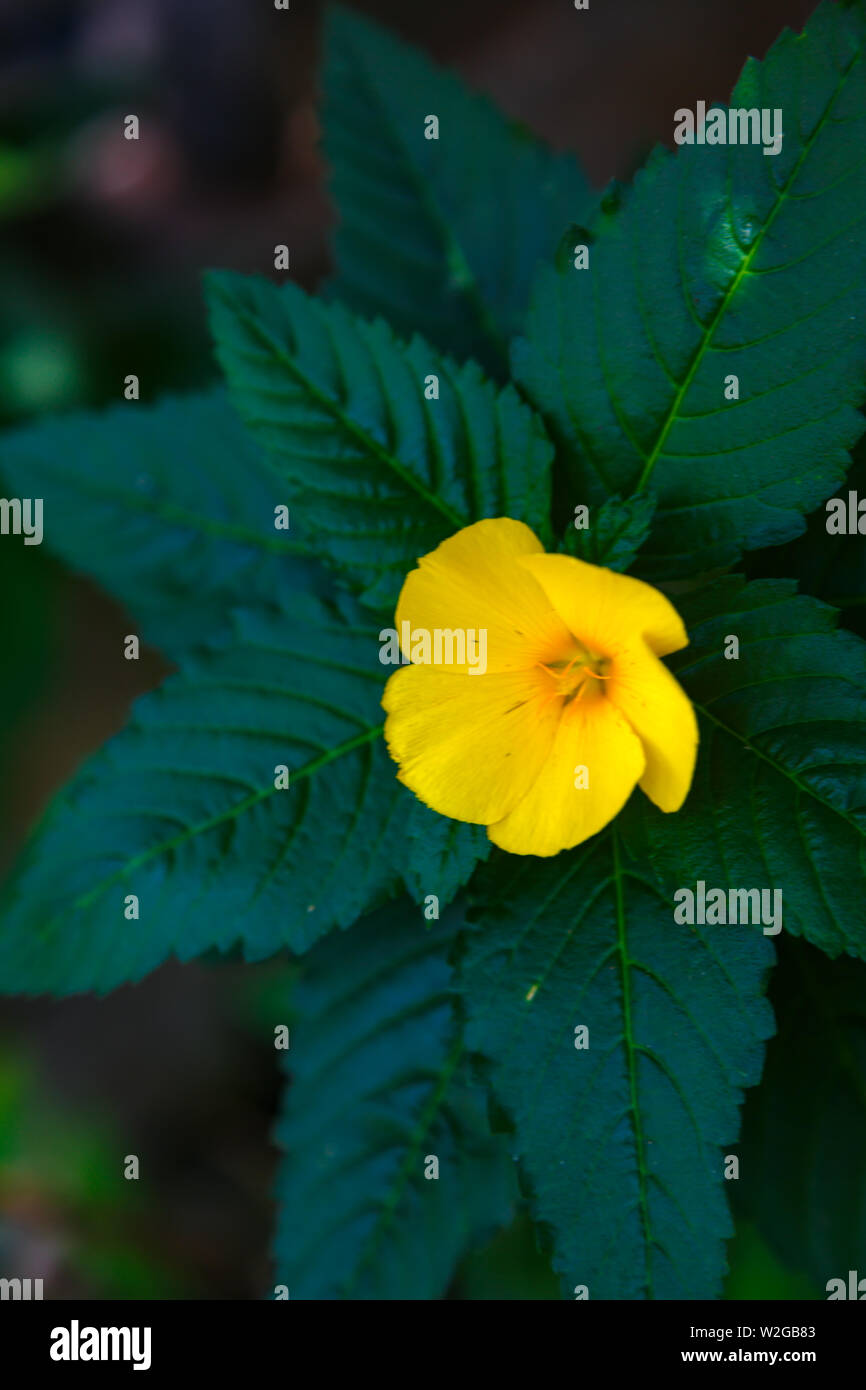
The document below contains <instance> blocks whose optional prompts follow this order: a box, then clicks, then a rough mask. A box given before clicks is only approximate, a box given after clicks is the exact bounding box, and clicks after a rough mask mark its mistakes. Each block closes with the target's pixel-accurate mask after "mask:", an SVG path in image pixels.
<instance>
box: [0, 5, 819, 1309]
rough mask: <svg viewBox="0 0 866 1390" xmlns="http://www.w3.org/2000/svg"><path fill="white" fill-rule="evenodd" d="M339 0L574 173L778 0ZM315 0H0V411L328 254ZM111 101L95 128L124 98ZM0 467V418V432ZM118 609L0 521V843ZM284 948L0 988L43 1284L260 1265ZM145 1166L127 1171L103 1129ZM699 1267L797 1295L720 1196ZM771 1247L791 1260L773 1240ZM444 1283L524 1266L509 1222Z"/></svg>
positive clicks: (0, 1143)
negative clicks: (715, 1225)
mask: <svg viewBox="0 0 866 1390" xmlns="http://www.w3.org/2000/svg"><path fill="white" fill-rule="evenodd" d="M356 8H358V9H360V10H362V11H364V12H366V13H368V14H370V15H372V16H375V17H377V18H379V19H381V20H382V21H383V22H385V23H386V24H388V25H389V26H390V27H392V28H394V29H395V30H396V31H397V32H399V33H401V34H403V35H404V36H405V37H407V38H409V39H411V40H413V41H415V42H416V43H418V44H419V45H421V46H422V47H423V48H425V49H426V50H427V51H428V52H430V53H432V54H433V55H435V56H436V57H437V58H438V59H440V60H442V61H444V62H447V63H450V64H453V65H454V66H456V67H457V68H458V69H459V70H460V71H461V72H462V73H463V74H464V75H465V76H466V77H467V78H468V79H469V80H470V81H471V82H472V83H473V84H475V85H476V86H478V87H480V88H483V89H484V90H486V91H487V92H488V93H490V94H491V95H492V96H493V98H494V99H495V100H496V101H497V102H498V103H499V105H500V106H501V107H503V108H504V110H505V111H506V112H507V113H509V114H510V115H512V116H514V117H517V118H519V119H521V120H523V121H524V122H525V123H526V124H527V125H529V126H530V127H531V128H533V129H534V130H536V131H538V132H539V133H540V134H542V135H543V136H545V137H546V138H547V139H548V140H549V141H551V142H552V143H553V144H554V145H555V146H556V147H557V148H560V149H571V150H574V151H576V152H577V154H578V155H579V157H580V159H581V160H582V162H583V164H584V166H585V168H586V169H587V171H588V173H589V175H590V178H591V179H592V181H593V182H594V183H595V184H597V185H598V186H602V185H604V184H605V183H606V182H607V181H608V180H609V179H610V178H611V177H613V176H617V177H619V178H627V177H628V176H629V175H630V174H631V173H632V171H633V170H634V168H635V167H636V165H638V164H639V163H640V162H641V161H642V160H643V158H644V157H645V155H646V154H647V152H648V151H649V149H650V148H651V147H652V145H654V144H655V143H656V142H657V141H663V142H665V143H667V144H671V131H672V126H673V112H674V111H675V109H676V108H677V107H679V106H694V104H695V102H696V101H697V100H698V99H701V98H703V99H706V100H709V101H712V100H715V99H721V100H724V99H726V97H727V95H728V93H729V92H730V89H731V87H732V85H733V83H734V81H735V79H736V77H737V74H738V72H739V69H740V67H741V66H742V63H743V61H744V59H745V57H746V56H747V55H749V54H753V55H755V56H762V55H763V53H764V52H765V51H766V49H767V48H768V46H769V45H770V44H771V43H772V41H773V39H774V38H775V37H776V36H777V34H778V33H779V32H780V30H781V29H782V28H783V27H784V26H785V25H789V26H791V27H792V28H800V27H802V25H803V23H804V21H805V19H806V18H807V16H808V14H809V12H810V10H811V8H812V6H811V4H809V3H808V2H807V0H750V3H749V4H748V5H719V4H718V3H715V0H713V2H712V3H711V0H654V3H653V4H651V5H648V4H647V3H646V0H605V3H602V0H592V3H591V8H590V10H589V11H588V12H586V13H582V14H580V15H579V16H575V14H574V10H573V5H572V0H532V3H531V4H529V3H526V2H525V0H524V3H520V2H519V0H437V3H436V4H435V5H422V4H415V5H407V4H406V3H405V0H381V3H368V4H362V5H358V6H356ZM319 19H320V6H319V5H318V4H316V3H313V0H294V3H293V4H292V8H291V11H290V12H289V13H285V12H275V11H274V10H273V7H272V5H271V4H270V0H220V3H219V4H214V3H213V0H183V3H178V0H27V2H26V4H22V3H21V0H0V426H2V427H7V426H9V425H11V424H14V423H18V422H21V421H23V420H26V419H28V418H32V417H35V416H40V415H44V414H46V413H48V412H55V411H63V410H65V409H69V408H70V407H80V406H100V405H103V404H108V403H113V402H115V401H117V400H118V399H119V397H120V394H121V390H122V379H123V376H124V375H125V374H126V373H127V372H128V371H135V372H136V373H138V374H139V376H140V378H141V382H142V399H146V400H150V399H154V398H156V397H157V396H159V395H160V394H161V393H162V392H164V391H167V390H172V391H178V390H184V389H193V388H196V387H198V386H201V385H203V384H206V383H208V382H209V381H211V380H213V379H214V377H215V367H214V364H213V361H212V359H211V354H210V348H209V343H208V337H207V332H206V325H205V321H204V314H203V308H202V301H201V296H200V289H199V276H200V271H201V270H202V269H203V268H205V267H209V266H223V267H231V268H233V269H236V270H241V271H259V272H262V273H266V274H267V273H268V271H269V270H272V266H273V247H274V245H275V244H277V243H283V242H285V243H286V244H288V245H289V246H290V247H291V255H292V268H293V275H294V278H296V279H297V280H299V281H300V282H301V283H302V284H304V285H305V286H307V287H308V288H313V287H314V286H315V285H316V283H317V282H318V280H319V279H320V278H321V277H322V276H323V275H324V274H325V273H326V272H327V270H328V266H329V260H328V239H329V227H330V225H331V221H332V212H331V209H330V207H329V203H328V198H327V192H326V185H325V176H324V173H325V171H324V170H323V168H322V164H321V161H320V158H319V154H318V152H317V139H318V129H317V118H316V111H317V100H318V96H317V73H318V29H319ZM130 112H134V113H135V114H137V115H138V116H139V117H140V120H141V138H140V140H139V141H138V142H130V141H126V140H124V139H123V121H122V118H123V116H124V115H126V114H128V113H130ZM0 490H2V442H0ZM129 630H130V628H129V620H128V619H127V618H125V617H124V615H123V614H122V612H121V611H119V610H118V609H117V608H116V607H115V606H114V605H113V604H112V603H111V602H110V601H109V600H108V599H107V598H106V597H105V596H104V595H103V594H101V593H99V592H97V591H96V590H95V589H94V588H93V587H92V586H90V585H89V584H88V583H87V582H86V581H84V580H83V579H82V578H80V577H78V576H75V575H72V574H68V573H65V572H63V571H62V570H61V569H60V568H59V567H58V566H57V565H56V564H54V563H53V562H52V561H51V559H50V557H49V556H47V555H45V554H43V551H42V550H41V549H39V550H37V549H35V548H28V549H27V550H26V551H25V550H24V549H23V547H22V546H21V545H20V543H19V542H18V541H16V540H15V539H14V538H13V537H3V538H2V540H0V664H2V674H0V867H3V868H6V867H8V865H9V863H10V862H11V860H12V859H13V858H14V855H15V852H16V849H17V847H18V846H19V845H20V843H21V840H22V838H23V837H24V835H25V834H26V833H27V830H28V827H29V826H30V825H31V824H32V822H33V820H34V818H35V817H36V816H37V815H38V814H39V812H40V811H41V809H42V808H43V807H44V805H45V803H46V800H47V799H48V797H49V796H50V794H51V793H52V791H53V790H54V789H55V788H56V787H58V786H59V785H61V784H62V783H63V782H64V781H65V780H66V779H67V778H68V777H69V776H70V774H71V773H72V772H73V771H74V769H75V768H76V767H77V766H78V765H79V764H80V763H81V761H82V760H83V759H84V758H85V757H86V756H87V754H88V753H89V752H91V751H92V750H93V749H95V748H96V747H98V746H99V745H100V744H101V743H102V742H103V741H104V740H105V739H106V738H107V737H109V736H110V735H111V734H112V733H113V732H114V731H115V730H117V729H118V728H119V727H120V726H121V725H122V724H123V722H124V720H125V717H126V712H127V710H128V707H129V702H130V701H131V699H133V698H134V696H135V695H137V694H138V693H139V692H140V691H142V690H144V689H147V688H150V687H152V686H153V685H155V684H156V683H157V682H158V681H159V679H160V678H161V676H162V675H163V674H164V671H165V669H166V667H165V664H164V662H163V661H162V659H161V658H160V657H159V655H158V653H155V652H149V653H146V654H145V657H144V658H143V659H142V661H140V662H138V663H135V662H127V661H124V660H122V659H120V655H119V654H120V653H121V650H122V644H121V637H122V635H123V634H124V633H126V632H127V631H129ZM284 969H285V967H283V966H279V965H277V966H265V967H256V968H255V969H250V968H245V969H244V970H243V971H241V970H240V969H239V968H238V967H237V966H233V965H230V964H229V965H220V966H216V967H212V966H208V965H196V966H186V967H183V968H181V967H178V966H167V967H165V968H164V969H162V970H161V971H159V972H158V973H157V974H156V975H154V976H152V977H151V978H150V979H148V980H147V981H146V982H144V983H143V984H141V985H138V986H135V987H131V988H126V989H123V990H121V991H119V992H118V993H116V994H115V995H112V996H111V997H109V998H107V999H104V1000H95V999H73V1000H68V1001H62V1002H51V1001H46V1000H37V1001H22V1000H8V999H0V1273H3V1274H5V1273H20V1272H21V1271H30V1272H31V1273H32V1274H34V1275H36V1274H39V1273H41V1274H42V1276H43V1277H44V1279H45V1281H46V1284H45V1294H46V1297H52V1298H64V1297H66V1298H70V1297H83V1298H97V1299H98V1298H124V1297H145V1298H147V1297H150V1298H210V1299H225V1298H230V1299H246V1298H256V1297H259V1296H261V1294H262V1292H263V1291H264V1290H265V1289H266V1288H267V1286H268V1284H269V1283H271V1282H272V1281H271V1279H270V1270H269V1262H268V1236H269V1230H270V1227H271V1224H272V1212H271V1208H270V1201H269V1195H268V1194H269V1190H270V1185H271V1178H272V1172H273V1167H274V1164H275V1161H276V1155H275V1153H274V1151H273V1149H272V1148H271V1144H270V1130H271V1126H272V1122H273V1116H274V1109H275V1104H276V1098H277V1093H278V1083H277V1068H276V1063H275V1054H274V1050H273V1046H272V1020H273V1016H274V1008H273V1005H272V1004H271V1003H270V1001H271V1000H272V999H274V998H275V997H276V992H277V991H279V990H280V988H281V986H282V984H283V973H284ZM129 1153H135V1154H137V1155H139V1157H140V1159H141V1162H142V1169H143V1172H144V1173H145V1174H146V1181H145V1180H144V1179H143V1180H142V1181H140V1182H138V1183H130V1182H125V1181H124V1180H123V1177H122V1168H123V1158H124V1156H125V1155H126V1154H129ZM731 1260H732V1273H731V1277H730V1281H729V1285H728V1293H729V1296H734V1297H743V1298H767V1297H815V1296H821V1294H819V1292H818V1290H817V1289H816V1288H815V1287H814V1286H813V1285H811V1284H810V1283H809V1281H808V1279H807V1278H806V1277H805V1276H804V1275H802V1274H801V1273H800V1271H798V1270H797V1269H796V1268H795V1267H794V1268H788V1267H784V1266H783V1265H781V1264H780V1263H779V1262H778V1260H777V1259H776V1258H775V1256H774V1255H772V1254H771V1253H770V1251H769V1249H768V1248H767V1246H766V1245H765V1244H764V1243H763V1241H762V1240H761V1238H760V1237H759V1235H758V1234H757V1231H756V1230H755V1229H754V1228H753V1227H752V1226H751V1225H749V1224H748V1223H747V1222H743V1223H742V1224H741V1225H740V1226H739V1227H738V1233H737V1237H736V1239H735V1241H734V1242H733V1244H732V1248H731ZM795 1263H796V1261H795ZM452 1296H454V1297H457V1298H518V1297H527V1298H552V1297H557V1296H558V1292H557V1286H556V1283H555V1281H554V1280H553V1279H552V1277H551V1275H550V1273H549V1271H548V1269H547V1266H546V1264H545V1261H544V1259H543V1258H542V1257H541V1256H540V1255H539V1254H538V1253H537V1251H536V1250H535V1244H534V1238H533V1236H532V1233H531V1231H530V1230H529V1228H528V1226H527V1225H526V1224H525V1223H519V1224H518V1225H517V1226H516V1227H515V1228H514V1229H513V1230H511V1231H509V1232H506V1233H503V1234H502V1235H500V1236H499V1237H497V1238H496V1240H495V1241H494V1242H493V1243H492V1244H491V1246H490V1247H489V1248H488V1249H486V1250H485V1251H482V1252H479V1253H478V1254H476V1255H473V1256H472V1257H471V1258H470V1259H469V1260H467V1262H466V1264H465V1266H464V1268H463V1269H462V1270H461V1271H460V1274H459V1276H458V1278H457V1280H456V1281H455V1285H454V1287H453V1290H452Z"/></svg>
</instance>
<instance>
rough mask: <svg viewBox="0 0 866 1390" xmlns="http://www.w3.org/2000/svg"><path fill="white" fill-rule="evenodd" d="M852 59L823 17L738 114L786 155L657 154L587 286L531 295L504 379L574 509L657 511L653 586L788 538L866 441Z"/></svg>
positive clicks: (586, 277)
mask: <svg viewBox="0 0 866 1390" xmlns="http://www.w3.org/2000/svg"><path fill="white" fill-rule="evenodd" d="M864 42H866V20H864V15H863V10H862V7H861V6H859V5H857V6H855V7H853V8H852V9H850V10H847V9H842V8H840V7H839V6H837V5H835V4H829V3H826V4H824V5H822V6H821V7H820V9H819V10H818V11H817V13H816V14H815V16H814V18H813V20H812V21H811V22H810V24H809V27H808V30H807V32H806V34H805V35H804V36H795V35H793V34H791V33H785V34H783V35H782V37H781V38H780V39H779V40H778V42H777V43H776V44H775V46H774V47H773V49H772V50H771V51H770V53H769V54H768V55H767V58H766V59H765V60H764V62H762V63H758V62H755V61H754V60H752V59H750V60H749V62H748V63H747V64H746V66H745V68H744V69H743V73H742V76H741V77H740V80H739V82H738V84H737V86H736V88H735V90H734V93H733V96H732V98H731V106H732V107H734V108H746V109H748V108H769V109H770V110H773V109H775V108H779V109H781V110H782V111H783V113H784V122H783V129H784V141H783V146H782V149H781V151H780V153H778V154H777V155H775V156H773V155H769V156H768V155H765V154H764V153H763V150H762V148H761V146H760V145H754V144H734V145H713V146H711V145H703V146H702V145H697V144H695V145H691V146H683V147H682V148H681V149H680V150H679V151H678V153H677V154H676V156H673V155H669V154H666V153H665V152H663V151H658V152H657V153H656V155H655V156H654V157H653V158H652V159H651V160H650V161H649V163H648V165H647V167H646V169H644V170H643V171H642V172H641V173H640V174H639V175H638V176H637V178H636V180H635V184H634V187H633V189H632V191H631V193H630V194H629V196H628V198H627V199H626V200H625V201H624V202H623V204H622V206H621V209H620V210H619V212H617V213H616V214H614V215H611V216H610V217H608V218H607V219H606V220H605V221H604V223H603V224H602V225H600V227H599V229H598V235H597V238H596V240H595V241H594V242H593V244H592V246H591V247H590V269H589V270H576V269H574V268H573V266H569V267H568V268H567V269H565V270H561V271H559V272H557V271H555V270H553V269H551V268H547V267H546V268H544V269H542V271H541V272H540V273H539V278H538V282H537V285H536V289H535V293H534V297H533V304H532V311H531V314H530V318H529V325H528V334H527V339H526V340H525V341H523V342H520V343H518V344H517V347H516V350H515V356H514V364H515V371H516V375H517V377H518V378H519V380H520V381H521V382H522V383H523V385H524V387H525V389H526V391H527V394H528V396H529V398H530V400H531V401H532V402H533V403H534V404H535V405H536V406H537V407H538V408H539V409H540V410H541V411H542V413H543V414H544V416H545V418H546V419H547V422H548V424H549V426H550V429H551V431H552V433H553V435H554V438H555V441H556V442H557V444H558V446H559V447H560V449H561V450H562V451H563V453H564V454H565V455H566V456H567V459H568V462H569V470H570V473H569V477H570V486H571V490H572V494H573V497H572V501H573V502H574V503H578V502H586V503H591V502H595V503H598V502H599V501H601V500H602V499H603V498H604V497H605V496H606V495H607V494H609V493H610V492H619V493H621V494H623V495H626V494H628V493H629V492H634V491H640V490H642V489H643V488H645V487H647V486H648V485H651V486H652V487H653V488H654V489H655V491H656V492H657V493H658V498H659V506H658V512H657V515H656V520H655V524H654V526H653V532H652V536H651V538H650V539H649V541H648V542H647V544H646V546H645V547H644V549H643V551H642V553H641V570H642V572H643V573H645V574H646V576H647V577H648V578H652V577H664V576H671V575H682V574H691V573H693V572H694V569H695V561H696V558H697V559H698V560H699V563H701V564H702V565H703V567H704V568H711V567H713V566H716V565H726V564H730V563H731V561H733V560H736V558H737V556H738V555H739V554H740V552H741V551H743V550H744V549H745V550H752V549H755V548H756V547H758V546H762V545H774V544H777V543H779V542H780V541H785V540H788V539H790V538H791V537H792V536H795V535H797V534H798V533H799V532H800V531H802V529H803V521H802V517H801V514H802V513H803V512H806V511H809V510H811V508H812V507H814V506H815V505H816V504H817V503H818V502H820V501H821V500H822V499H823V498H825V497H826V496H828V494H829V493H831V492H832V491H833V489H834V488H835V487H836V486H837V484H838V483H839V482H840V481H841V479H842V477H843V476H844V472H845V469H846V467H847V465H848V453H847V451H848V450H849V449H850V448H851V446H852V445H853V444H854V443H855V441H856V440H857V439H858V437H859V436H860V434H861V433H862V430H863V422H862V419H861V417H860V416H859V414H858V413H857V410H856V409H855V407H856V406H858V405H859V404H860V403H861V401H862V399H863V395H864V385H866V347H864V340H863V328H862V324H863V318H864V314H866V258H864V255H863V231H862V227H863V222H864V219H866V162H864V160H863V158H862V151H863V144H864V140H866V63H864V62H863V49H864ZM731 374H733V375H736V376H737V377H738V378H739V390H740V397H739V400H727V399H725V395H724V386H725V378H726V377H728V376H729V375H731Z"/></svg>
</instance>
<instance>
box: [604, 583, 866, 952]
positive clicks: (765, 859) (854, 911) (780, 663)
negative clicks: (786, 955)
mask: <svg viewBox="0 0 866 1390" xmlns="http://www.w3.org/2000/svg"><path fill="white" fill-rule="evenodd" d="M680 609H681V612H682V613H683V616H684V618H685V619H686V622H687V625H688V629H689V633H690V636H691V645H690V647H689V648H688V649H687V650H686V651H685V652H682V653H679V654H678V655H677V656H676V657H673V658H672V659H671V665H672V667H673V668H674V670H675V671H676V673H677V677H678V679H679V680H680V681H681V682H682V684H683V686H684V687H685V689H686V690H687V692H688V694H689V696H690V697H691V699H692V700H693V701H694V704H695V707H696V709H697V711H698V718H699V723H700V732H701V750H700V756H699V758H698V766H697V772H696V775H695V780H694V783H693V786H692V790H691V792H690V793H689V796H688V799H687V801H686V804H685V806H684V807H683V809H682V810H681V811H680V812H678V813H677V815H676V816H675V817H672V816H663V815H662V814H661V813H660V812H658V811H656V810H655V808H654V807H652V806H647V807H646V808H645V814H643V815H642V816H641V817H640V818H627V823H628V825H629V826H630V827H631V826H635V829H634V844H635V845H637V844H640V845H641V846H642V847H643V848H644V850H645V851H648V852H649V854H650V856H651V858H653V859H654V861H655V863H656V866H657V868H658V869H659V870H660V871H661V873H662V874H663V876H664V879H665V880H666V881H667V883H668V884H669V885H673V886H682V887H690V888H694V885H695V882H696V881H697V880H698V879H703V880H704V881H705V882H706V883H707V885H708V886H713V887H715V886H725V887H726V886H727V885H729V884H730V885H731V886H742V887H750V888H752V887H755V888H757V887H767V888H769V887H772V888H778V889H781V890H782V893H783V902H784V919H783V920H784V930H785V931H789V932H796V933H798V934H803V935H805V936H807V937H808V938H809V940H810V941H811V942H813V944H814V945H816V946H820V947H821V948H822V950H824V951H826V952H827V953H828V955H831V956H835V955H838V953H839V952H840V951H849V952H850V953H852V954H856V955H860V956H863V955H866V913H864V911H863V871H864V868H866V741H864V737H863V730H864V721H866V644H864V643H863V642H862V641H861V639H860V638H858V637H855V636H854V635H853V634H852V633H849V632H844V631H837V630H836V615H835V612H834V610H833V609H831V608H827V607H826V605H824V604H822V603H819V602H817V600H815V599H811V598H806V597H805V596H803V595H799V596H798V595H797V593H796V592H795V586H794V585H793V584H791V583H790V582H786V581H784V580H765V581H756V582H755V583H754V584H749V585H744V584H743V582H742V580H740V579H737V578H726V579H724V580H718V581H717V582H716V583H715V584H714V585H712V586H710V587H709V588H708V589H706V590H703V591H702V592H701V593H699V594H696V595H690V596H689V597H688V598H687V599H684V600H683V601H682V602H681V604H680ZM729 634H733V635H736V636H738V638H739V652H740V655H739V659H738V660H727V659H726V658H725V655H724V652H725V647H726V637H727V636H728V635H729ZM626 833H627V834H630V833H631V832H630V830H629V829H627V830H626Z"/></svg>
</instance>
